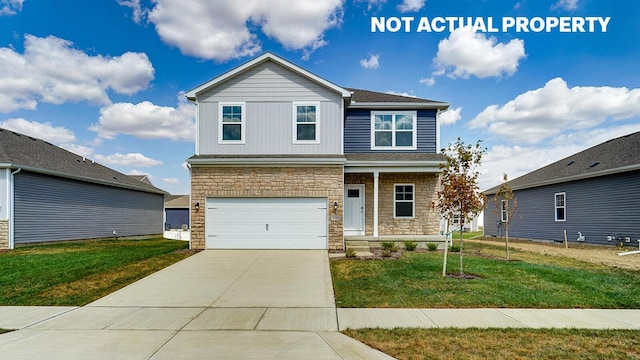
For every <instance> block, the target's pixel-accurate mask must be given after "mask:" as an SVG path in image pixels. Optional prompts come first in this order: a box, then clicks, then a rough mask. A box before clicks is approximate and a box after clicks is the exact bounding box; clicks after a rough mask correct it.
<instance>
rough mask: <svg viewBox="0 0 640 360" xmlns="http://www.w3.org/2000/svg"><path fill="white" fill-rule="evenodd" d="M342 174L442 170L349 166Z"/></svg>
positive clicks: (437, 170) (437, 169) (432, 169)
mask: <svg viewBox="0 0 640 360" xmlns="http://www.w3.org/2000/svg"><path fill="white" fill-rule="evenodd" d="M344 172H345V173H346V174H358V173H372V172H379V173H390V172H391V173H432V174H435V173H440V172H442V170H441V169H440V167H439V166H382V165H376V166H351V165H345V167H344Z"/></svg>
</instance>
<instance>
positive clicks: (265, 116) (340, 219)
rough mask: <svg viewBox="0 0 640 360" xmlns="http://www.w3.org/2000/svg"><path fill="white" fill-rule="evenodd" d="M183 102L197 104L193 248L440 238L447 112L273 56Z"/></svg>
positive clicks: (340, 245) (325, 245) (197, 90)
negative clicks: (442, 117) (441, 120)
mask: <svg viewBox="0 0 640 360" xmlns="http://www.w3.org/2000/svg"><path fill="white" fill-rule="evenodd" d="M186 96H187V98H188V99H189V100H190V101H192V102H193V103H195V104H196V105H197V107H198V110H197V111H198V115H197V117H196V119H197V123H196V139H195V140H196V141H195V142H196V153H195V155H194V156H192V157H191V158H190V159H189V160H188V163H189V165H190V168H191V204H190V205H191V206H190V208H191V247H192V248H194V249H204V248H266V249H340V250H342V249H344V248H345V238H346V237H349V238H350V239H348V240H351V239H376V240H384V239H389V238H391V237H396V238H397V237H400V238H401V239H407V238H410V237H411V236H422V237H425V238H426V237H427V236H434V237H437V238H441V236H439V230H438V227H439V215H438V214H437V212H436V211H434V210H431V209H430V206H429V205H430V204H431V202H432V201H435V200H437V196H436V194H437V189H438V176H439V174H440V171H441V170H440V168H439V165H440V164H443V163H444V162H445V157H444V155H442V154H439V153H438V149H439V124H438V114H439V112H440V111H443V110H446V109H447V108H448V107H449V104H447V103H445V102H440V101H433V100H428V99H421V98H414V97H408V96H399V95H391V94H385V93H379V92H373V91H367V90H360V89H352V88H344V87H341V86H338V85H336V84H334V83H332V82H330V81H328V80H325V79H323V78H321V77H319V76H317V75H315V74H313V73H311V72H309V71H307V70H306V69H304V68H301V67H299V66H297V65H295V64H293V63H291V62H289V61H287V60H284V59H282V58H280V57H278V56H276V55H274V54H271V53H265V54H262V55H260V56H258V57H256V58H254V59H252V60H250V61H248V62H246V63H245V64H243V65H241V66H239V67H237V68H235V69H232V70H230V71H228V72H226V73H223V74H220V75H219V76H217V77H216V78H214V79H212V80H210V81H208V82H206V83H204V84H202V85H200V86H198V87H197V88H195V89H193V90H191V91H189V92H187V94H186Z"/></svg>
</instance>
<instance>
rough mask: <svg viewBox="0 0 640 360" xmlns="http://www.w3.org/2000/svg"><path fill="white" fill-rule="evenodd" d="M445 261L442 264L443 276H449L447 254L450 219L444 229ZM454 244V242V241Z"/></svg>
mask: <svg viewBox="0 0 640 360" xmlns="http://www.w3.org/2000/svg"><path fill="white" fill-rule="evenodd" d="M444 234H445V235H444V260H443V262H442V276H443V277H444V276H447V253H448V250H449V235H447V234H449V219H447V224H446V226H445V228H444ZM452 242H453V241H452Z"/></svg>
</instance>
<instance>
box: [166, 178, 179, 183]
mask: <svg viewBox="0 0 640 360" xmlns="http://www.w3.org/2000/svg"><path fill="white" fill-rule="evenodd" d="M162 181H164V182H166V183H168V184H180V180H178V179H176V178H164V179H162Z"/></svg>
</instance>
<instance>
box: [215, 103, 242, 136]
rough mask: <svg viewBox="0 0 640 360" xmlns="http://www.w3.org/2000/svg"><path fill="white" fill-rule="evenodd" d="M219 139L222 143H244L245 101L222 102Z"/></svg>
mask: <svg viewBox="0 0 640 360" xmlns="http://www.w3.org/2000/svg"><path fill="white" fill-rule="evenodd" d="M219 118H220V122H219V126H218V133H219V136H218V140H219V142H220V143H236V144H244V140H245V139H244V134H245V111H244V103H220V117H219Z"/></svg>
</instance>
